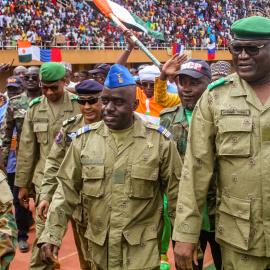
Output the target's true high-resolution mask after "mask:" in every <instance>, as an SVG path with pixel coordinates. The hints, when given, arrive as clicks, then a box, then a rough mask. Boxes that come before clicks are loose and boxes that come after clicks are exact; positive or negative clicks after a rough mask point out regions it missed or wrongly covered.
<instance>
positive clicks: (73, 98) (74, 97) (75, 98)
mask: <svg viewBox="0 0 270 270" xmlns="http://www.w3.org/2000/svg"><path fill="white" fill-rule="evenodd" d="M78 99H79V98H78V96H77V95H75V96H73V97H72V99H71V100H78Z"/></svg>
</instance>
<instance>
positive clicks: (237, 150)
mask: <svg viewBox="0 0 270 270" xmlns="http://www.w3.org/2000/svg"><path fill="white" fill-rule="evenodd" d="M232 31H233V32H234V40H233V41H232V43H231V44H230V46H229V50H230V52H231V54H232V59H233V64H234V67H235V69H236V73H234V74H231V75H229V76H227V77H226V78H221V79H219V80H217V81H215V82H213V83H211V84H210V85H209V86H208V89H207V90H206V91H205V92H204V94H203V95H202V97H201V99H200V100H199V101H198V103H197V105H196V107H195V109H194V112H193V115H192V119H191V124H190V127H189V136H188V145H187V152H186V156H185V161H184V166H183V170H182V176H181V181H180V186H179V194H178V202H177V207H176V208H177V214H176V221H175V227H174V233H173V239H174V240H175V241H177V243H176V246H175V259H176V263H177V265H178V266H179V268H180V269H193V267H192V261H193V262H194V263H195V264H197V243H198V239H199V235H200V228H201V223H202V219H203V214H202V213H203V208H204V204H205V201H206V198H207V191H208V187H209V183H210V180H211V177H212V175H213V171H214V164H215V160H216V163H217V169H218V173H217V175H218V176H217V211H216V241H217V242H218V243H219V244H220V246H221V252H222V263H223V269H225V270H229V269H237V270H238V269H249V270H255V269H269V267H270V234H269V231H270V211H269V201H270V169H269V164H270V151H269V149H270V122H269V119H270V98H269V96H270V69H269V63H270V21H269V20H268V19H266V18H263V17H257V16H254V17H250V18H245V19H242V20H239V21H236V22H235V23H234V24H233V25H232Z"/></svg>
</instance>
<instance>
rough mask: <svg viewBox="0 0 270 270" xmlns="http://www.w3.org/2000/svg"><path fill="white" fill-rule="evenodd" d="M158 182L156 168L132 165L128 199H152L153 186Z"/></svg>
mask: <svg viewBox="0 0 270 270" xmlns="http://www.w3.org/2000/svg"><path fill="white" fill-rule="evenodd" d="M157 180H158V168H155V167H150V166H145V165H140V164H137V165H133V166H132V169H131V181H130V193H129V197H131V198H138V199H148V198H153V197H154V186H155V185H156V183H157Z"/></svg>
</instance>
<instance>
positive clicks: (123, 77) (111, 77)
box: [104, 64, 136, 88]
mask: <svg viewBox="0 0 270 270" xmlns="http://www.w3.org/2000/svg"><path fill="white" fill-rule="evenodd" d="M104 85H105V86H106V87H108V88H118V87H122V86H127V85H136V82H135V80H134V79H133V77H132V75H131V74H130V72H129V70H128V69H127V68H126V67H124V66H122V65H118V64H115V65H113V66H112V67H111V69H110V71H109V74H108V76H107V78H106V80H105V83H104Z"/></svg>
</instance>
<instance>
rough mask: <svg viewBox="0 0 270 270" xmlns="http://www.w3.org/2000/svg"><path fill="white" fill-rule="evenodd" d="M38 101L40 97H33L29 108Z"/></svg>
mask: <svg viewBox="0 0 270 270" xmlns="http://www.w3.org/2000/svg"><path fill="white" fill-rule="evenodd" d="M39 102H40V97H37V98H35V99H33V100H32V101H31V102H30V103H29V105H28V106H29V108H31V107H32V106H33V105H34V104H36V103H39Z"/></svg>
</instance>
